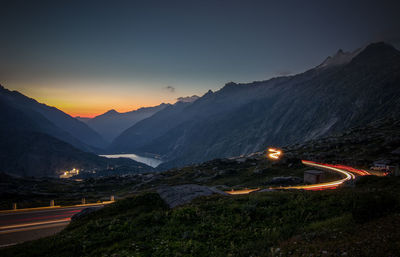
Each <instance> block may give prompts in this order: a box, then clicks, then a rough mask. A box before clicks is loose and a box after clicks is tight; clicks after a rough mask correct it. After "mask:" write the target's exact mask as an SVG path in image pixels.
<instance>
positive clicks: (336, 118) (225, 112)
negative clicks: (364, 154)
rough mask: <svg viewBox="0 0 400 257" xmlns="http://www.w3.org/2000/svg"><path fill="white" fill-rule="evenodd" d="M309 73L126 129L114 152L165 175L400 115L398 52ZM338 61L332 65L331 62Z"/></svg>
mask: <svg viewBox="0 0 400 257" xmlns="http://www.w3.org/2000/svg"><path fill="white" fill-rule="evenodd" d="M343 55H345V54H337V55H336V57H337V58H338V57H340V58H341V60H340V61H335V60H332V58H331V59H330V61H329V62H328V64H329V65H324V66H323V67H321V66H318V67H316V68H314V69H311V70H308V71H306V72H304V73H301V74H298V75H294V76H287V77H279V78H274V79H271V80H267V81H261V82H253V83H248V84H236V83H228V84H226V85H225V87H223V88H222V89H221V90H219V91H216V92H211V91H210V92H208V93H207V94H205V95H204V96H202V97H201V98H200V99H198V100H197V101H195V102H194V103H191V104H188V105H186V106H171V107H169V108H166V109H165V110H162V111H160V112H158V113H157V114H156V115H154V116H152V117H150V118H148V119H146V120H143V121H141V122H139V123H137V124H136V125H134V126H133V127H131V128H129V129H127V130H126V131H125V132H123V133H122V134H121V135H120V136H119V137H117V138H116V139H115V140H114V142H113V143H112V146H111V149H112V150H113V151H123V152H134V153H139V154H140V153H153V154H157V155H161V156H162V158H163V159H164V160H165V161H166V162H165V163H164V164H161V166H160V169H163V168H169V167H174V166H182V165H187V164H190V163H198V162H202V161H205V160H210V159H213V158H217V157H229V156H238V155H241V154H247V153H251V152H256V151H260V150H262V149H263V148H264V147H266V146H269V145H276V146H284V145H288V144H293V143H301V142H305V141H308V140H311V139H315V138H320V137H323V136H328V135H330V134H332V133H337V132H341V131H344V130H345V129H348V128H350V127H354V126H357V125H363V124H367V123H369V122H371V121H374V120H376V119H380V118H384V117H399V114H400V100H399V99H400V98H399V97H398V96H399V95H400V87H399V85H400V52H399V51H398V50H396V49H395V48H393V47H392V46H390V45H388V44H385V43H374V44H371V45H369V46H367V47H365V48H364V49H362V50H360V51H356V52H355V53H354V55H355V56H351V58H348V57H347V56H348V55H346V58H344V59H345V60H344V61H343V60H342V59H343ZM333 58H334V57H333Z"/></svg>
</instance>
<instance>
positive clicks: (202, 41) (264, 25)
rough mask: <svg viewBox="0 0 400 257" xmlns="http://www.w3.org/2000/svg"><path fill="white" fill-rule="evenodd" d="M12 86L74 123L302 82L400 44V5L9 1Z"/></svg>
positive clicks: (6, 26) (4, 77)
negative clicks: (356, 54)
mask: <svg viewBox="0 0 400 257" xmlns="http://www.w3.org/2000/svg"><path fill="white" fill-rule="evenodd" d="M0 10H2V12H1V15H0V83H1V84H2V85H3V86H4V87H6V88H8V89H11V90H18V91H20V92H21V93H23V94H25V95H27V96H29V97H32V98H35V99H36V100H38V101H39V102H43V103H46V104H48V105H51V106H55V107H57V108H59V109H61V110H63V111H65V112H66V113H68V114H70V115H72V116H84V117H93V116H95V115H98V114H101V113H104V112H105V111H107V110H110V109H115V110H117V111H119V112H126V111H130V110H134V109H137V108H139V107H144V106H154V105H158V104H160V103H162V102H165V103H173V102H175V101H176V99H177V98H178V97H182V96H191V95H194V94H196V95H199V96H201V95H203V94H204V93H206V92H207V91H208V90H209V89H211V90H213V91H215V90H218V89H220V88H222V87H223V86H224V84H225V83H227V82H230V81H234V82H252V81H258V80H266V79H269V78H272V77H276V76H281V75H288V74H296V73H299V72H303V71H305V70H307V69H310V68H312V67H314V66H316V65H318V64H320V63H321V62H322V61H323V60H324V59H325V58H326V57H327V56H329V55H333V54H334V53H335V52H336V51H337V50H338V49H339V48H341V49H343V50H345V51H353V50H355V49H357V48H359V47H363V46H365V45H367V44H368V43H371V42H376V41H386V42H389V43H391V44H393V45H395V46H396V47H398V45H399V44H400V18H399V17H400V15H399V14H398V11H399V10H400V1H385V0H379V1H378V0H377V1H369V0H364V1H351V0H347V1H339V0H336V1H329V0H325V1H322V0H318V1H307V0H302V1H298V0H293V1H285V0H279V1H252V0H246V1H245V0H242V1H234V0H232V1H225V0H213V1H207V0H201V1H191V0H186V1H167V0H161V1H153V0H146V1H134V0H132V1H119V0H114V1H111V0H109V1H102V0H96V1H89V0H88V1H84V0H80V1H75V0H69V1H67V0H65V1H64V0H59V1H40V0H35V1H19V0H11V1H7V0H2V1H0Z"/></svg>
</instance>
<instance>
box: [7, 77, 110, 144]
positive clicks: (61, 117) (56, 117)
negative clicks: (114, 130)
mask: <svg viewBox="0 0 400 257" xmlns="http://www.w3.org/2000/svg"><path fill="white" fill-rule="evenodd" d="M0 102H2V103H4V104H7V105H9V106H11V107H13V108H15V109H17V110H19V111H21V112H22V113H24V114H25V115H26V116H28V117H30V118H31V120H35V121H36V124H37V125H38V127H37V128H38V129H39V128H40V131H41V132H43V133H46V134H49V135H52V136H54V137H56V138H58V139H60V140H63V141H65V142H68V143H70V144H72V145H74V146H75V147H78V148H79V149H82V150H85V151H96V150H97V149H101V148H104V147H106V146H107V143H106V141H105V140H104V139H103V138H102V137H101V136H100V135H99V134H98V133H96V132H95V131H94V130H92V129H91V128H89V127H88V126H87V125H86V124H84V123H83V122H81V121H79V120H77V119H75V118H73V117H71V116H69V115H68V114H66V113H64V112H62V111H61V110H59V109H57V108H55V107H51V106H48V105H45V104H42V103H39V102H37V101H36V100H34V99H32V98H29V97H27V96H25V95H23V94H21V93H19V92H18V91H10V90H8V89H6V88H4V87H3V86H1V85H0ZM0 115H2V114H1V113H0Z"/></svg>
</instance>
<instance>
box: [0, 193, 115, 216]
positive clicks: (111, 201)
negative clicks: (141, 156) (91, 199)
mask: <svg viewBox="0 0 400 257" xmlns="http://www.w3.org/2000/svg"><path fill="white" fill-rule="evenodd" d="M113 202H115V198H114V196H113V195H112V196H111V197H110V200H109V201H101V202H100V201H99V202H97V203H86V199H85V198H82V203H81V204H76V205H55V204H54V200H50V205H49V206H42V207H32V208H21V209H18V208H17V203H13V205H12V206H13V208H12V209H9V210H0V213H12V212H22V211H35V210H46V209H57V208H69V207H82V206H95V205H105V204H110V203H113Z"/></svg>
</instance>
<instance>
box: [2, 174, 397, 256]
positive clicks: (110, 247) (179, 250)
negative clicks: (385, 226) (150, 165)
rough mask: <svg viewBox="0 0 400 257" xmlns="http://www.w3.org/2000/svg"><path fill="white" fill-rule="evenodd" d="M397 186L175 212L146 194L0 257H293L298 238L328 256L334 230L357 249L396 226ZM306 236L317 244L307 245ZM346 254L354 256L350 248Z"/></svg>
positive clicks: (203, 202) (216, 201)
mask: <svg viewBox="0 0 400 257" xmlns="http://www.w3.org/2000/svg"><path fill="white" fill-rule="evenodd" d="M382 184H383V185H385V186H384V187H382ZM399 185H400V180H399V179H397V178H364V179H362V180H361V181H360V182H359V183H358V185H357V186H356V188H343V189H340V190H335V191H323V192H301V191H294V192H266V193H258V194H251V195H246V196H236V197H230V196H229V197H226V196H211V197H205V198H199V199H197V200H195V201H194V202H192V203H191V204H188V205H185V206H181V207H178V208H175V209H173V210H170V209H168V208H166V206H165V204H164V203H163V202H162V200H161V199H160V198H159V196H158V195H157V194H155V193H146V194H141V195H138V196H135V197H133V198H129V199H125V200H122V201H119V202H117V203H116V204H114V205H112V206H109V207H106V208H104V209H102V210H101V211H99V212H96V213H93V214H91V215H89V216H87V217H85V218H82V219H81V220H78V221H76V222H73V223H71V224H70V225H69V226H68V227H67V229H66V230H64V231H63V232H61V233H60V234H58V235H56V236H53V237H49V238H44V239H40V240H37V241H34V242H28V243H24V244H22V245H18V246H14V247H10V248H7V249H2V250H1V251H0V255H1V256H251V255H252V256H271V255H275V254H274V253H273V252H274V251H275V250H274V249H276V248H277V247H280V248H281V250H280V251H279V252H277V255H280V253H282V252H284V254H283V255H282V256H288V255H290V254H289V252H292V249H293V244H291V243H287V242H290V240H293V238H298V242H297V245H296V246H295V249H297V250H298V252H296V255H298V256H302V254H303V253H306V254H308V253H310V252H316V253H317V255H318V253H320V254H321V253H322V251H323V249H322V248H321V247H322V246H325V245H327V247H328V246H329V247H330V248H327V249H328V250H330V249H332V247H335V243H340V242H341V240H342V239H341V237H339V236H338V237H337V241H334V240H333V241H332V240H331V239H330V236H331V235H333V234H336V231H335V230H334V229H333V228H335V229H338V230H340V229H341V230H342V233H348V234H346V240H347V241H348V240H350V242H353V241H352V240H354V242H355V240H359V238H358V237H357V236H353V234H354V235H357V233H358V230H359V229H364V230H366V231H367V232H368V231H370V233H371V234H373V233H374V231H375V229H377V226H379V224H381V223H380V222H381V220H384V221H383V222H388V221H389V220H390V221H393V222H395V224H397V225H398V224H399V216H398V214H397V213H398V211H399V208H398V206H399V199H400V195H399V192H398V189H397V188H399ZM385 219H388V221H386V220H385ZM397 225H396V226H397ZM323 229H325V232H324V231H323ZM361 231H363V230H361ZM378 231H379V230H378ZM367 232H364V233H367ZM385 232H386V231H383V233H385ZM321 233H322V234H321ZM324 233H325V235H328V236H327V237H324V236H323V235H324ZM361 233H362V232H361ZM296 235H297V237H296ZM339 235H340V234H339ZM307 236H308V237H310V236H313V237H314V239H312V240H311V241H309V240H306V239H302V238H307ZM392 236H398V232H396V231H394V232H393V233H387V234H385V237H386V238H385V241H384V242H388V243H383V244H380V247H378V248H375V249H374V251H373V252H374V253H375V255H374V256H384V255H385V253H388V252H389V253H390V252H393V251H394V250H399V251H398V252H400V246H399V244H397V243H390V242H392V241H393V240H395V239H396V238H391V237H392ZM287 240H289V241H287ZM318 240H319V241H318ZM342 241H343V240H342ZM361 242H364V243H365V241H361ZM309 244H311V246H312V247H314V248H310V247H308V245H309ZM320 245H321V247H320V248H321V249H320V248H318V247H319V246H320ZM315 246H317V247H315ZM341 246H343V248H341V251H343V252H347V253H351V247H352V244H350V243H349V244H342V245H341ZM365 247H366V248H369V247H368V245H365ZM302 251H303V252H302ZM292 253H293V252H292ZM307 256H308V255H307ZM350 256H351V255H350ZM385 256H386V255H385Z"/></svg>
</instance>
